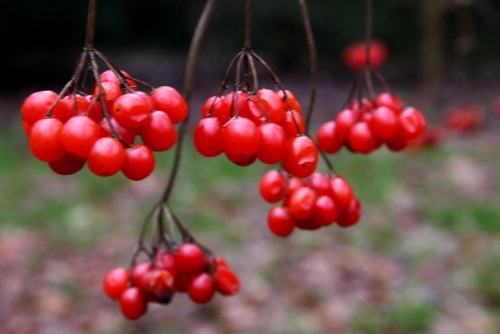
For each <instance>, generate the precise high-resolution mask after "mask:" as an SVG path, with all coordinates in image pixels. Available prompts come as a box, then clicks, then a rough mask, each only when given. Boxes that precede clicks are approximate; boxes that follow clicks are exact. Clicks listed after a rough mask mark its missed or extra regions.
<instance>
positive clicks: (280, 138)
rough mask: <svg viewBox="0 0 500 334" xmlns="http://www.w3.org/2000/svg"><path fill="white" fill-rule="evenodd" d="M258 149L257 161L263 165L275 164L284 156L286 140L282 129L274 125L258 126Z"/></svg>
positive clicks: (264, 124)
mask: <svg viewBox="0 0 500 334" xmlns="http://www.w3.org/2000/svg"><path fill="white" fill-rule="evenodd" d="M258 130H259V147H258V149H257V152H256V154H257V159H259V160H260V161H261V162H263V163H265V164H270V165H272V164H276V163H278V162H280V161H281V160H283V158H284V157H285V154H286V148H287V145H288V139H287V136H286V133H285V130H283V128H282V127H281V126H280V125H278V124H275V123H263V124H261V125H260V126H259V128H258Z"/></svg>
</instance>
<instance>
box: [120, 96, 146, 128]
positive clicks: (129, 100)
mask: <svg viewBox="0 0 500 334" xmlns="http://www.w3.org/2000/svg"><path fill="white" fill-rule="evenodd" d="M150 111H151V109H150V107H149V106H148V103H147V102H146V100H145V99H144V98H142V97H141V96H139V95H137V94H134V93H130V94H124V95H121V96H119V97H118V98H117V99H116V100H115V102H114V103H113V112H112V114H113V117H114V118H115V119H116V121H117V122H118V123H120V125H121V126H123V127H124V128H127V129H137V128H139V127H141V126H143V125H144V124H146V123H147V122H148V121H149V114H150Z"/></svg>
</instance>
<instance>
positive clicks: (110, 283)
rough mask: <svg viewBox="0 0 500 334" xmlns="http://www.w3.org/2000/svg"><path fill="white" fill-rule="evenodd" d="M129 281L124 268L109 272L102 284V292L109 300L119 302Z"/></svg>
mask: <svg viewBox="0 0 500 334" xmlns="http://www.w3.org/2000/svg"><path fill="white" fill-rule="evenodd" d="M129 279H130V276H129V273H128V271H127V270H126V269H124V268H115V269H112V270H110V271H109V272H108V273H107V274H106V277H104V280H103V282H102V286H103V289H104V292H105V293H106V295H107V296H108V297H109V298H111V299H114V300H119V299H120V297H121V296H122V294H123V292H125V290H127V288H128V286H129Z"/></svg>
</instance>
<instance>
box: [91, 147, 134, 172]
mask: <svg viewBox="0 0 500 334" xmlns="http://www.w3.org/2000/svg"><path fill="white" fill-rule="evenodd" d="M125 156H126V153H125V148H124V147H123V145H122V143H120V142H119V141H118V140H117V139H114V138H101V139H99V140H98V141H96V142H95V144H94V146H93V147H92V149H91V150H90V153H89V155H88V158H87V164H88V166H89V169H90V171H91V172H92V173H94V174H96V175H98V176H102V177H105V176H111V175H114V174H116V173H118V172H119V171H120V170H121V169H122V167H123V164H124V163H125Z"/></svg>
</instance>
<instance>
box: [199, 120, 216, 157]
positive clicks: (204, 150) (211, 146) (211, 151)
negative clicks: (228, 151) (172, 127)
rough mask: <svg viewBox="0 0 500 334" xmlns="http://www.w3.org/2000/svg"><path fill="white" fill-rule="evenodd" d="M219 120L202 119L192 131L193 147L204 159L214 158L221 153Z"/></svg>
mask: <svg viewBox="0 0 500 334" xmlns="http://www.w3.org/2000/svg"><path fill="white" fill-rule="evenodd" d="M221 129H222V127H221V124H220V120H219V119H218V118H216V117H208V118H203V119H202V120H201V121H200V122H198V124H197V125H196V128H195V129H194V134H193V142H194V147H195V148H196V150H197V151H198V153H200V154H201V155H203V156H204V157H216V156H218V155H219V154H221V153H222V137H221Z"/></svg>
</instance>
